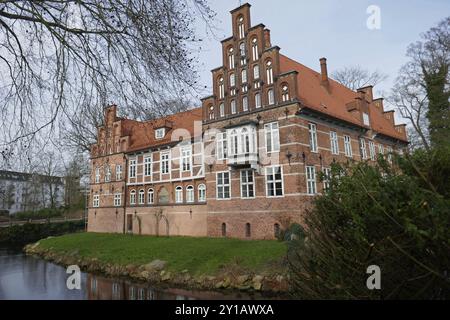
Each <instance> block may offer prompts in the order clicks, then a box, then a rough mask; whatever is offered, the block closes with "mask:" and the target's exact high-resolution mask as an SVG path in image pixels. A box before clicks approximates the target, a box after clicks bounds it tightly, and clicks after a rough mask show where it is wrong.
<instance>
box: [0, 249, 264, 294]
mask: <svg viewBox="0 0 450 320" xmlns="http://www.w3.org/2000/svg"><path fill="white" fill-rule="evenodd" d="M68 276H69V275H68V274H67V273H66V269H65V268H63V267H61V266H58V265H56V264H53V263H50V262H47V261H45V260H42V259H39V258H34V257H30V256H26V255H24V254H22V253H21V252H20V251H16V250H9V249H2V248H0V299H2V300H5V299H14V300H38V299H39V300H85V299H89V300H175V299H176V300H194V299H202V300H203V299H207V300H214V299H227V300H239V299H264V297H263V296H261V295H247V294H243V293H239V292H238V293H232V294H223V293H220V292H208V291H192V290H183V289H174V288H164V289H161V288H154V287H152V286H149V285H148V284H145V283H134V282H131V281H128V280H124V279H111V278H106V277H103V276H98V275H92V274H88V273H82V274H81V290H69V289H67V286H66V281H67V277H68Z"/></svg>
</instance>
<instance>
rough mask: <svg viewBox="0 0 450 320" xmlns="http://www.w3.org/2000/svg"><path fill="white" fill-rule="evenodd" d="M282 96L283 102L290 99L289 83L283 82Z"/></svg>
mask: <svg viewBox="0 0 450 320" xmlns="http://www.w3.org/2000/svg"><path fill="white" fill-rule="evenodd" d="M281 97H282V99H283V102H286V101H289V100H290V99H289V87H288V86H287V84H283V86H282V87H281Z"/></svg>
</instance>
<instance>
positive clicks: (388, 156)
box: [387, 146, 393, 163]
mask: <svg viewBox="0 0 450 320" xmlns="http://www.w3.org/2000/svg"><path fill="white" fill-rule="evenodd" d="M392 153H393V150H392V147H391V146H389V147H387V160H388V161H389V162H390V163H392Z"/></svg>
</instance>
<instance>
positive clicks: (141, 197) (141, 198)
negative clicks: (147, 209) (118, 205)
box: [139, 189, 145, 204]
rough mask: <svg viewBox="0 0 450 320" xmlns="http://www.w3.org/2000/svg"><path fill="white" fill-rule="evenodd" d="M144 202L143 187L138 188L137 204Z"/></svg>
mask: <svg viewBox="0 0 450 320" xmlns="http://www.w3.org/2000/svg"><path fill="white" fill-rule="evenodd" d="M144 203H145V191H144V189H141V190H139V204H144Z"/></svg>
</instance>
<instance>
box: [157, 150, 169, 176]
mask: <svg viewBox="0 0 450 320" xmlns="http://www.w3.org/2000/svg"><path fill="white" fill-rule="evenodd" d="M159 156H160V158H161V159H160V161H159V162H160V171H161V174H170V167H171V166H170V151H162V152H160V154H159ZM166 156H167V158H166ZM166 163H167V166H166V165H165V164H166Z"/></svg>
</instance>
